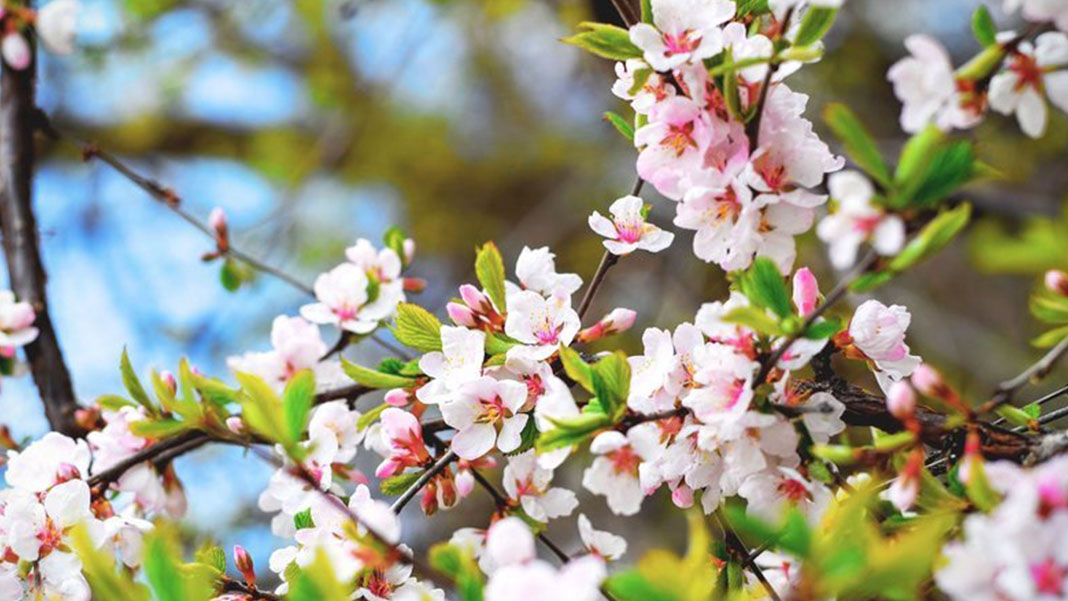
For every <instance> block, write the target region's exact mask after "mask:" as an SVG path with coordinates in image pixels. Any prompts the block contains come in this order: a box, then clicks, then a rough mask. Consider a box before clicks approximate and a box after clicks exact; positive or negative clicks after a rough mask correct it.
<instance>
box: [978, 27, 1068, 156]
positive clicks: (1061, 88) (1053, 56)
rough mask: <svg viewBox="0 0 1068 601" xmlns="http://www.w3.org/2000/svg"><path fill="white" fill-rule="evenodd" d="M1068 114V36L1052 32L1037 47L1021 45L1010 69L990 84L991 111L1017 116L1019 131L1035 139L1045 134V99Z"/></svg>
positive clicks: (1011, 62)
mask: <svg viewBox="0 0 1068 601" xmlns="http://www.w3.org/2000/svg"><path fill="white" fill-rule="evenodd" d="M1045 97H1048V98H1049V100H1050V102H1052V103H1053V104H1054V105H1055V106H1057V108H1059V109H1061V110H1062V111H1065V112H1068V34H1064V33H1061V32H1058V31H1049V32H1046V33H1043V34H1041V35H1039V36H1038V37H1037V38H1035V43H1034V45H1033V46H1032V44H1031V43H1030V42H1028V41H1023V42H1020V43H1019V44H1018V45H1017V46H1016V48H1015V50H1014V51H1013V52H1012V54H1011V55H1010V56H1009V57H1008V59H1007V68H1006V69H1005V70H1004V71H1002V72H1001V73H998V74H996V75H994V77H993V78H992V79H991V80H990V94H989V100H990V108H992V109H993V110H995V111H998V112H999V113H1002V114H1005V115H1009V114H1012V113H1016V119H1017V121H1019V123H1020V129H1022V130H1023V132H1024V133H1025V134H1027V135H1029V136H1031V137H1032V138H1038V137H1040V136H1041V135H1042V134H1043V132H1045V131H1046V120H1047V117H1046V99H1045Z"/></svg>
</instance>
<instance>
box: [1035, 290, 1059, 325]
mask: <svg viewBox="0 0 1068 601" xmlns="http://www.w3.org/2000/svg"><path fill="white" fill-rule="evenodd" d="M1028 308H1029V309H1031V314H1032V315H1034V316H1035V317H1036V318H1037V319H1039V320H1040V321H1044V322H1046V323H1052V324H1064V323H1068V298H1065V297H1063V296H1061V295H1059V294H1054V293H1052V292H1049V291H1047V290H1046V289H1045V288H1042V289H1041V290H1040V291H1039V292H1037V293H1036V294H1033V295H1031V298H1030V300H1029V301H1028Z"/></svg>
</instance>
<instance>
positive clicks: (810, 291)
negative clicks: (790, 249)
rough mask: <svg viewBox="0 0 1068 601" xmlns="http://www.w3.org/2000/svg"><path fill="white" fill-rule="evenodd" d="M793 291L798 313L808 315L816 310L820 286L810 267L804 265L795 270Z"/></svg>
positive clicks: (803, 315)
mask: <svg viewBox="0 0 1068 601" xmlns="http://www.w3.org/2000/svg"><path fill="white" fill-rule="evenodd" d="M793 293H794V294H793V301H794V307H795V308H796V309H797V314H798V315H800V316H801V317H808V316H809V315H810V314H811V313H812V312H813V311H815V310H816V304H817V303H818V302H819V296H820V286H819V283H818V282H817V281H816V276H814V275H812V272H811V271H810V270H809V268H808V267H802V268H801V269H798V270H797V271H796V272H794V290H793Z"/></svg>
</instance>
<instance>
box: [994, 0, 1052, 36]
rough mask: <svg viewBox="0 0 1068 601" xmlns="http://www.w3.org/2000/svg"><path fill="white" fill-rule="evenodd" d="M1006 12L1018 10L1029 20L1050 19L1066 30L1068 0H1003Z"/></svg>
mask: <svg viewBox="0 0 1068 601" xmlns="http://www.w3.org/2000/svg"><path fill="white" fill-rule="evenodd" d="M1003 4H1004V8H1005V12H1006V13H1013V12H1015V11H1016V10H1020V14H1021V15H1022V16H1023V18H1025V19H1027V20H1029V21H1039V22H1041V21H1052V22H1053V24H1054V25H1055V26H1056V27H1057V28H1058V29H1060V30H1061V31H1068V2H1065V1H1064V0H1005V2H1004V3H1003Z"/></svg>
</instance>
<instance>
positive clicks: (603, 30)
mask: <svg viewBox="0 0 1068 601" xmlns="http://www.w3.org/2000/svg"><path fill="white" fill-rule="evenodd" d="M579 27H580V28H583V29H586V30H588V31H582V32H579V33H576V34H575V35H573V36H571V37H569V38H564V39H563V40H562V41H563V42H564V43H566V44H571V45H572V46H578V47H579V48H582V49H583V50H587V51H589V52H592V53H594V54H596V55H597V56H600V57H603V58H610V59H613V60H619V61H622V60H627V59H628V58H641V56H642V50H641V48H638V47H637V46H635V45H634V43H633V42H631V41H630V34H629V33H628V32H627V30H626V29H623V28H620V27H616V26H615V25H608V24H606V23H590V22H584V23H579Z"/></svg>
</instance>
